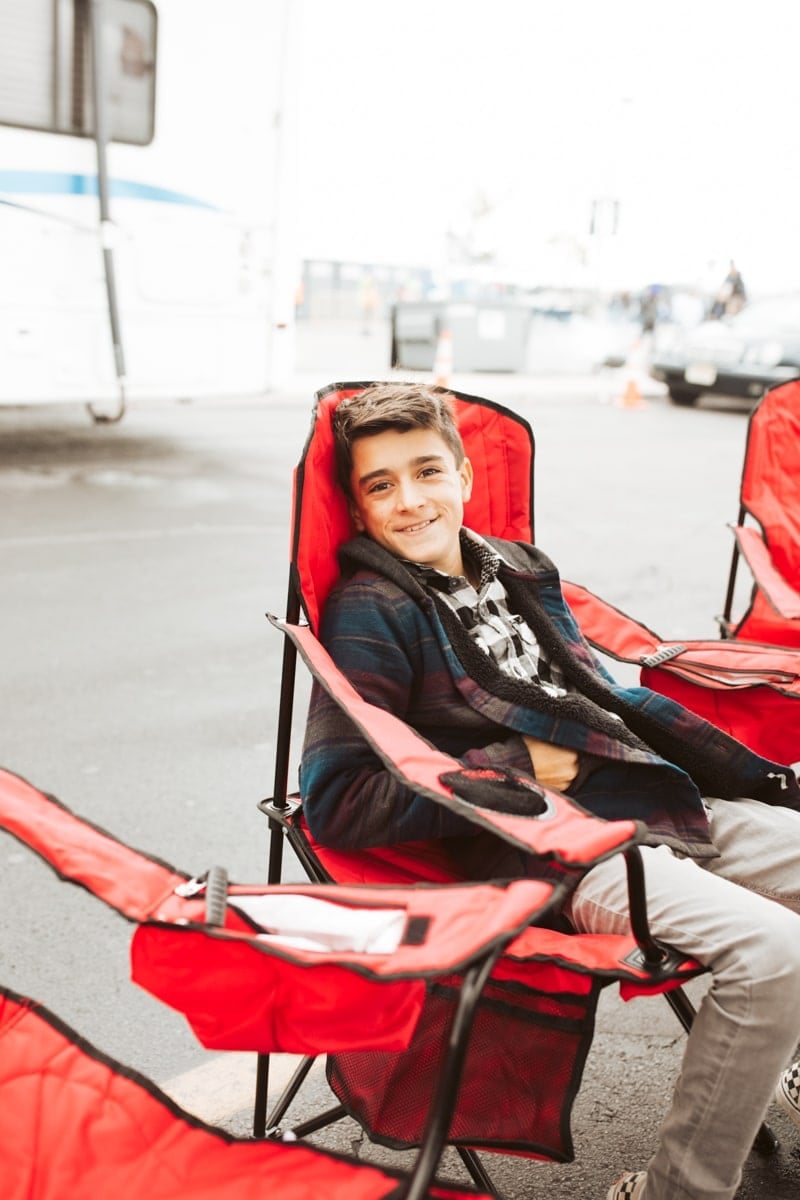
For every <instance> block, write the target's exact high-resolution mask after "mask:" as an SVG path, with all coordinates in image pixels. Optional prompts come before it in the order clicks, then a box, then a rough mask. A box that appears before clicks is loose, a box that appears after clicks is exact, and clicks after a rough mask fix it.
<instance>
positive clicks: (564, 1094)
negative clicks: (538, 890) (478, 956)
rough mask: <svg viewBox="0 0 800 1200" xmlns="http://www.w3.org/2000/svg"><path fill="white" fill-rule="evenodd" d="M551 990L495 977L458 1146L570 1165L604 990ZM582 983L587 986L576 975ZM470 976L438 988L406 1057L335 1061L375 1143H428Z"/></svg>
mask: <svg viewBox="0 0 800 1200" xmlns="http://www.w3.org/2000/svg"><path fill="white" fill-rule="evenodd" d="M579 982H580V987H576V991H575V993H571V992H564V991H561V992H559V993H550V992H545V991H541V990H538V989H534V988H530V987H527V986H525V985H523V984H520V983H519V982H517V981H513V980H511V981H503V982H500V981H498V980H496V979H491V980H490V981H489V983H488V984H487V986H486V988H485V989H484V992H483V994H482V996H481V999H480V1001H479V1003H478V1007H477V1010H476V1015H475V1021H474V1025H473V1029H472V1034H471V1037H470V1042H469V1049H468V1053H467V1059H466V1065H465V1068H464V1075H463V1078H462V1082H461V1088H460V1091H459V1094H458V1100H457V1103H456V1107H455V1111H454V1113H453V1116H452V1120H451V1122H450V1128H449V1134H448V1141H449V1142H451V1143H456V1144H460V1145H466V1146H473V1147H476V1148H478V1149H480V1148H483V1149H495V1150H515V1151H518V1152H520V1151H521V1152H523V1153H527V1154H530V1155H532V1156H536V1157H542V1158H547V1159H554V1160H556V1161H561V1162H570V1161H571V1160H572V1158H573V1157H574V1151H573V1146H572V1137H571V1133H570V1112H571V1109H572V1103H573V1100H574V1098H575V1095H576V1094H577V1091H578V1088H579V1086H580V1080H581V1076H582V1073H583V1067H584V1063H585V1061H586V1055H587V1053H588V1050H589V1046H590V1044H591V1039H592V1033H593V1030H594V1016H595V1010H596V1007H597V996H598V991H599V989H598V988H597V987H596V986H594V985H593V986H592V987H591V988H590V989H589V991H588V993H587V991H586V980H585V977H583V978H582V979H581V980H580V981H579ZM576 983H578V980H577V978H576ZM459 986H460V978H459V977H456V976H453V977H451V978H449V979H445V980H442V981H440V982H437V983H434V984H429V986H428V990H427V996H426V1000H425V1004H424V1007H423V1010H422V1015H421V1017H420V1020H419V1024H418V1026H417V1029H416V1031H415V1034H414V1037H413V1039H412V1042H411V1044H410V1045H409V1047H408V1049H406V1050H404V1051H401V1052H399V1053H391V1052H386V1053H385V1052H380V1051H379V1052H364V1051H360V1052H357V1053H349V1052H347V1053H343V1054H335V1055H331V1056H330V1057H329V1059H328V1082H329V1083H330V1086H331V1088H332V1090H333V1091H334V1093H335V1094H336V1096H337V1097H338V1098H339V1100H340V1101H341V1103H342V1104H343V1105H344V1106H345V1108H346V1109H347V1110H348V1112H349V1113H350V1115H351V1116H353V1117H355V1119H356V1120H357V1121H358V1122H359V1124H361V1125H362V1126H363V1128H364V1129H365V1130H366V1132H367V1134H368V1136H369V1137H370V1138H371V1139H372V1140H373V1141H375V1142H379V1143H381V1144H384V1145H388V1146H392V1147H395V1148H401V1147H406V1146H415V1145H418V1144H419V1142H420V1140H421V1137H422V1133H423V1130H424V1125H425V1118H426V1116H427V1112H428V1108H429V1105H430V1101H431V1097H432V1095H433V1092H434V1088H435V1086H436V1082H437V1079H438V1076H439V1070H440V1064H441V1062H442V1058H443V1055H444V1051H445V1046H446V1038H447V1031H448V1029H449V1027H450V1023H451V1020H452V1016H453V1011H454V1008H455V1005H456V1003H457V1000H458V988H459Z"/></svg>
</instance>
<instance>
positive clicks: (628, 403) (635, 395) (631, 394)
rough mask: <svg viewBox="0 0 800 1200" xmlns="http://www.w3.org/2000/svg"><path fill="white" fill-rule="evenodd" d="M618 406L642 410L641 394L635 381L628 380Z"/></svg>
mask: <svg viewBox="0 0 800 1200" xmlns="http://www.w3.org/2000/svg"><path fill="white" fill-rule="evenodd" d="M619 404H620V408H644V400H643V399H642V393H641V390H640V388H639V385H638V383H637V382H636V380H635V379H629V380H628V382H627V384H626V385H625V391H624V392H623V393H622V399H621V400H620V402H619Z"/></svg>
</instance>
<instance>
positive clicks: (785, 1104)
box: [775, 1062, 800, 1128]
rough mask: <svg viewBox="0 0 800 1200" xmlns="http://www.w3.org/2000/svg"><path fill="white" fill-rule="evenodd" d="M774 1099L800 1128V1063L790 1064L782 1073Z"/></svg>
mask: <svg viewBox="0 0 800 1200" xmlns="http://www.w3.org/2000/svg"><path fill="white" fill-rule="evenodd" d="M775 1099H776V1100H777V1102H778V1104H780V1106H781V1108H782V1109H783V1111H784V1112H785V1113H786V1114H787V1115H788V1116H789V1117H791V1119H792V1120H793V1121H794V1123H795V1125H797V1127H798V1128H800V1062H796V1063H792V1065H791V1067H787V1068H786V1070H785V1071H784V1072H783V1074H782V1075H781V1077H780V1079H779V1080H778V1086H777V1087H776V1089H775Z"/></svg>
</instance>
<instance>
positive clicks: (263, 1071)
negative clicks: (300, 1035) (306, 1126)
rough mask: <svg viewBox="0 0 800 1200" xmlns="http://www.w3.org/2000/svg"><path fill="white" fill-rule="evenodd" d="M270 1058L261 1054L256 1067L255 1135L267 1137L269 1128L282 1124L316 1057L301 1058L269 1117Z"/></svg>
mask: <svg viewBox="0 0 800 1200" xmlns="http://www.w3.org/2000/svg"><path fill="white" fill-rule="evenodd" d="M269 1058H270V1056H269V1055H268V1054H259V1056H258V1064H257V1067H256V1098H255V1104H254V1106H253V1137H256V1138H263V1137H266V1133H267V1128H268V1127H269V1128H270V1129H273V1128H274V1127H275V1126H276V1125H278V1124H280V1122H281V1120H282V1119H283V1117H284V1115H285V1113H286V1110H287V1109H288V1107H289V1105H290V1104H291V1103H292V1101H293V1100H294V1098H295V1096H296V1095H297V1093H298V1092H299V1091H300V1088H301V1087H302V1086H303V1083H304V1082H305V1079H306V1076H307V1075H308V1073H309V1071H310V1070H311V1068H312V1067H313V1065H314V1063H315V1062H316V1059H315V1058H314V1056H313V1055H309V1056H308V1057H306V1058H304V1059H302V1060H301V1062H300V1063H299V1065H298V1066H297V1067H296V1068H295V1071H294V1074H293V1075H292V1078H291V1079H290V1080H289V1082H288V1083H287V1085H286V1087H285V1088H284V1089H283V1092H282V1093H281V1095H280V1097H279V1098H278V1100H277V1102H276V1104H275V1107H274V1108H273V1110H272V1112H271V1113H270V1114H269V1119H267V1097H268V1092H269Z"/></svg>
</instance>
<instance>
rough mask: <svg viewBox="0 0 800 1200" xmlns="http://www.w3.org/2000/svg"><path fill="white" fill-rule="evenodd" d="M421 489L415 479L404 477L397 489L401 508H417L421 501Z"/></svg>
mask: <svg viewBox="0 0 800 1200" xmlns="http://www.w3.org/2000/svg"><path fill="white" fill-rule="evenodd" d="M420 499H421V496H420V490H419V488H418V487H417V484H416V482H415V481H414V480H413V479H402V480H401V481H400V484H399V487H398V489H397V503H398V505H399V506H400V508H416V507H417V505H418V504H419V503H420Z"/></svg>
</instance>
